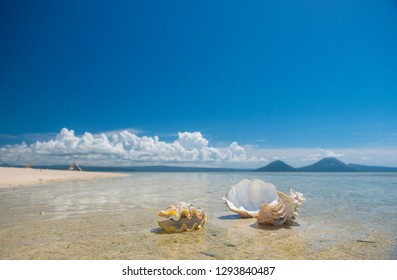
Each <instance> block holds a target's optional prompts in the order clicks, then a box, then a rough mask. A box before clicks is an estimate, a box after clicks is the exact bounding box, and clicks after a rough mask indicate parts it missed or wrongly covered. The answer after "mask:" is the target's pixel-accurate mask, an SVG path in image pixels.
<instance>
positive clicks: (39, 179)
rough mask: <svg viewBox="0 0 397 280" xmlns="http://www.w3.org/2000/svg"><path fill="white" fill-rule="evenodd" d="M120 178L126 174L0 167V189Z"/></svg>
mask: <svg viewBox="0 0 397 280" xmlns="http://www.w3.org/2000/svg"><path fill="white" fill-rule="evenodd" d="M121 176H127V174H122V173H113V172H90V171H69V170H50V169H34V168H17V167H0V188H6V187H17V186H31V185H40V184H46V183H52V182H61V181H76V180H91V179H103V178H113V177H121Z"/></svg>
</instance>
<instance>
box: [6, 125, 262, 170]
mask: <svg viewBox="0 0 397 280" xmlns="http://www.w3.org/2000/svg"><path fill="white" fill-rule="evenodd" d="M72 161H78V162H79V163H81V164H86V165H97V166H133V165H146V164H147V165H149V164H150V165H154V164H186V163H188V164H190V165H225V164H238V163H246V162H265V161H266V159H264V158H257V157H249V156H247V154H246V151H245V149H244V148H243V147H241V146H239V145H238V144H237V142H233V143H231V144H230V145H229V146H228V147H220V148H216V147H211V146H209V141H208V140H207V139H205V138H204V137H203V135H202V134H201V133H200V132H179V133H178V138H177V139H176V140H175V141H173V142H165V141H161V140H160V139H159V137H158V136H154V137H148V136H142V137H139V136H137V135H135V134H134V133H133V132H131V131H127V130H124V131H117V132H114V133H109V132H107V133H100V134H92V133H89V132H86V133H84V134H83V135H81V136H77V135H75V133H74V131H73V130H69V129H67V128H63V129H62V130H61V131H60V132H59V133H58V134H57V135H56V136H55V137H54V138H53V139H51V140H49V141H36V142H35V143H33V144H30V145H27V144H26V143H22V144H17V145H7V146H4V147H2V148H0V164H1V163H7V164H16V165H25V164H34V165H47V164H69V163H70V162H72Z"/></svg>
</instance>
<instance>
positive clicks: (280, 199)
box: [224, 179, 305, 226]
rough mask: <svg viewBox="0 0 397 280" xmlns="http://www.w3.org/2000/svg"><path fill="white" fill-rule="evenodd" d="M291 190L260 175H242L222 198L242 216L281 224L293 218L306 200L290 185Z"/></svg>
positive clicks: (290, 221) (262, 221)
mask: <svg viewBox="0 0 397 280" xmlns="http://www.w3.org/2000/svg"><path fill="white" fill-rule="evenodd" d="M290 193H291V194H290V195H286V194H285V193H282V192H279V191H277V189H276V187H275V186H274V185H273V184H271V183H267V182H263V181H262V180H259V179H253V180H247V179H244V180H242V181H240V182H239V183H238V184H237V185H234V186H232V188H231V189H230V190H229V192H228V193H227V194H226V196H225V197H224V200H225V203H226V204H227V206H228V207H229V209H230V210H232V211H233V212H236V213H239V214H240V216H241V217H244V218H248V217H254V218H256V219H257V220H258V223H261V224H273V225H277V226H280V225H283V224H291V223H292V222H293V221H294V220H295V217H296V216H298V212H299V207H300V206H301V205H302V202H303V201H304V200H305V198H304V197H303V195H302V194H301V193H299V192H297V191H295V190H293V189H291V191H290Z"/></svg>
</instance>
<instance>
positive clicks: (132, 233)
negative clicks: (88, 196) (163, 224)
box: [0, 209, 392, 260]
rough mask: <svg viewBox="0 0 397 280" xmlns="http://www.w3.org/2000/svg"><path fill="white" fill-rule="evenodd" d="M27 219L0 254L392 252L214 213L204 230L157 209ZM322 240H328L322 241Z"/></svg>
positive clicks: (3, 240)
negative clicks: (173, 223)
mask: <svg viewBox="0 0 397 280" xmlns="http://www.w3.org/2000/svg"><path fill="white" fill-rule="evenodd" d="M33 220H34V221H32V222H30V223H29V224H25V225H21V226H15V227H11V228H8V229H5V230H2V231H1V232H0V259H45V260H47V259H192V260H194V259H219V260H222V259H229V260H231V259H280V260H282V259H288V260H291V259H378V258H379V256H380V255H379V254H380V253H381V254H382V256H387V255H389V254H391V250H392V247H391V246H390V245H391V244H390V242H389V241H388V240H387V239H385V238H384V237H382V236H381V235H379V234H376V233H374V236H372V237H369V238H365V240H362V241H358V240H351V241H348V242H342V243H339V244H335V245H331V246H325V247H324V248H322V249H320V250H317V251H313V250H311V248H310V242H311V241H310V236H311V234H309V235H305V234H303V233H302V232H300V231H299V230H298V229H297V227H299V226H298V225H295V226H292V227H289V228H288V227H281V228H274V227H272V226H267V227H266V226H258V224H256V222H255V220H254V219H239V218H237V217H233V218H231V219H230V220H227V221H226V222H225V224H224V225H223V226H222V227H219V226H217V224H218V223H219V221H217V220H218V219H217V218H216V217H212V218H210V219H209V221H208V224H207V225H206V227H205V228H204V229H202V230H197V231H194V232H185V233H181V234H166V233H164V232H163V231H161V230H160V229H159V228H158V227H156V226H154V225H156V222H157V218H156V216H155V213H150V212H149V213H148V211H147V210H146V209H135V210H134V211H133V212H131V213H96V214H89V215H82V216H79V217H69V218H65V219H52V218H49V217H47V216H46V215H45V214H44V215H42V214H39V213H37V215H36V217H34V219H33ZM324 242H326V241H324Z"/></svg>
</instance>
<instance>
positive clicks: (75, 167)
mask: <svg viewBox="0 0 397 280" xmlns="http://www.w3.org/2000/svg"><path fill="white" fill-rule="evenodd" d="M68 170H70V171H72V170H77V171H82V170H81V168H80V167H79V166H78V164H77V162H73V163H72V164H71V165H69V168H68Z"/></svg>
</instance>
